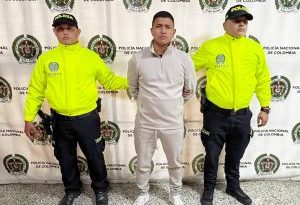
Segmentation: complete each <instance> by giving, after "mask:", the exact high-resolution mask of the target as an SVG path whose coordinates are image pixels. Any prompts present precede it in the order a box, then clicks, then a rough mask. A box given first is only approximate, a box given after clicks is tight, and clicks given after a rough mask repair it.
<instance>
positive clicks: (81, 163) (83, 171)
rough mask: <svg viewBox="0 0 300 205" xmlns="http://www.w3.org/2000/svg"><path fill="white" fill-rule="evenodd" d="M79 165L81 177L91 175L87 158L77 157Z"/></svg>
mask: <svg viewBox="0 0 300 205" xmlns="http://www.w3.org/2000/svg"><path fill="white" fill-rule="evenodd" d="M77 165H78V169H79V172H80V175H87V174H88V173H89V168H88V165H87V161H86V159H85V158H83V157H81V156H77Z"/></svg>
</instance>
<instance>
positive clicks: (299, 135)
mask: <svg viewBox="0 0 300 205" xmlns="http://www.w3.org/2000/svg"><path fill="white" fill-rule="evenodd" d="M292 138H293V142H295V143H297V144H300V123H297V124H296V125H295V126H294V128H293V130H292Z"/></svg>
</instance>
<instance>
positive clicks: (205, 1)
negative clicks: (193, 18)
mask: <svg viewBox="0 0 300 205" xmlns="http://www.w3.org/2000/svg"><path fill="white" fill-rule="evenodd" d="M227 2H228V0H199V3H200V6H201V9H202V10H206V11H209V12H215V11H223V10H224V9H225V7H226V4H227Z"/></svg>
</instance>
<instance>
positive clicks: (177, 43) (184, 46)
mask: <svg viewBox="0 0 300 205" xmlns="http://www.w3.org/2000/svg"><path fill="white" fill-rule="evenodd" d="M171 44H172V45H173V46H174V47H176V48H177V49H179V50H181V51H183V52H186V53H188V52H189V45H188V43H187V41H186V40H185V39H184V38H183V37H181V36H178V35H176V37H175V38H174V39H173V40H172V42H171Z"/></svg>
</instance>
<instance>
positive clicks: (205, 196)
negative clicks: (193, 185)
mask: <svg viewBox="0 0 300 205" xmlns="http://www.w3.org/2000/svg"><path fill="white" fill-rule="evenodd" d="M213 197H214V190H211V189H204V190H203V193H202V197H201V200H200V202H201V205H212V204H213Z"/></svg>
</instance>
